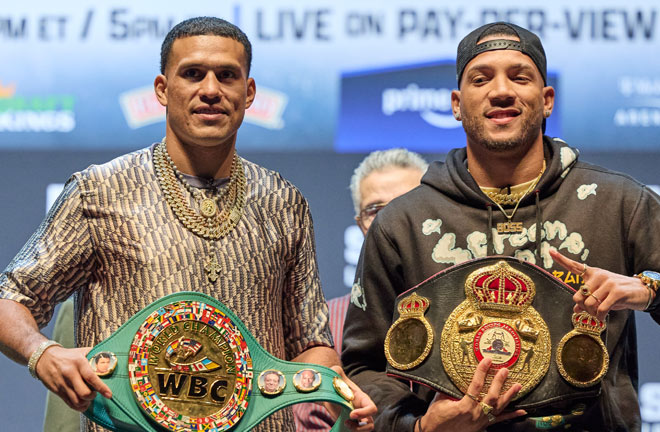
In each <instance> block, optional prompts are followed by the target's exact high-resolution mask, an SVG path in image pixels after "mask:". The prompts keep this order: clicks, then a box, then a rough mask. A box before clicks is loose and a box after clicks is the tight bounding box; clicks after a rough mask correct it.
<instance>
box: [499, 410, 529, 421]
mask: <svg viewBox="0 0 660 432" xmlns="http://www.w3.org/2000/svg"><path fill="white" fill-rule="evenodd" d="M524 415H527V411H525V410H521V409H520V410H515V411H511V412H507V413H503V414H500V415H498V416H497V417H496V420H495V423H499V422H503V421H507V420H511V419H514V418H516V417H520V416H524Z"/></svg>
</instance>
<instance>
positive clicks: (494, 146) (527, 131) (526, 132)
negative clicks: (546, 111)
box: [463, 111, 543, 153]
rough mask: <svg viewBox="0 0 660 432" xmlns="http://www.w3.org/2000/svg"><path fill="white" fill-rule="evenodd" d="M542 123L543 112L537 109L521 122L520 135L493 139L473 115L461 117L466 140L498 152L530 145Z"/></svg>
mask: <svg viewBox="0 0 660 432" xmlns="http://www.w3.org/2000/svg"><path fill="white" fill-rule="evenodd" d="M542 124H543V113H542V112H541V111H538V112H536V113H534V114H533V116H532V117H531V118H530V119H529V121H527V122H524V123H523V124H522V130H521V131H520V135H518V136H516V137H514V138H511V139H503V140H493V139H490V138H489V137H488V136H487V135H486V131H485V127H484V124H483V122H480V121H479V120H477V119H476V118H475V117H474V116H465V117H464V118H463V129H465V134H466V135H467V137H468V141H470V142H473V143H475V144H478V145H480V146H481V147H483V148H485V149H486V150H489V151H492V152H498V153H499V152H507V151H510V150H515V149H520V148H524V147H529V146H531V145H532V143H534V141H535V140H536V138H537V137H538V133H539V130H541V127H542Z"/></svg>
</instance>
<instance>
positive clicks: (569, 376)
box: [557, 312, 610, 387]
mask: <svg viewBox="0 0 660 432" xmlns="http://www.w3.org/2000/svg"><path fill="white" fill-rule="evenodd" d="M572 321H573V327H574V329H573V330H571V331H570V332H568V333H567V334H566V335H564V337H563V338H562V339H561V340H560V341H559V345H558V346H557V367H558V368H559V373H560V374H561V376H562V377H564V379H565V380H566V381H568V382H569V383H571V384H572V385H574V386H576V387H591V386H592V385H594V384H597V383H598V382H600V380H602V379H603V376H605V373H606V372H607V368H608V367H609V364H610V356H609V354H608V353H607V348H606V347H605V344H604V343H603V341H602V339H601V338H600V334H601V333H602V332H603V330H605V323H604V322H603V321H600V320H599V319H597V318H596V317H594V316H593V315H590V314H589V313H587V312H580V313H574V314H573V317H572Z"/></svg>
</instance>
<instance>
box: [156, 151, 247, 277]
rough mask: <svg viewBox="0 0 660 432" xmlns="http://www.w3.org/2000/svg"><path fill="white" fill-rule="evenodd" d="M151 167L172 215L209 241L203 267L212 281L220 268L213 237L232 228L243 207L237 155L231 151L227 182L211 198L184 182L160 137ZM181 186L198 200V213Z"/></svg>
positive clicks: (241, 173)
mask: <svg viewBox="0 0 660 432" xmlns="http://www.w3.org/2000/svg"><path fill="white" fill-rule="evenodd" d="M154 167H155V169H156V177H157V178H158V182H159V184H160V187H161V189H162V191H163V194H164V195H165V200H166V201H167V204H168V205H169V206H170V208H171V209H172V211H173V212H174V214H175V215H176V217H177V218H178V219H179V220H180V221H181V223H182V224H183V225H184V226H185V227H186V228H187V229H188V230H190V231H192V232H193V233H195V234H197V235H199V236H201V237H203V238H205V239H207V240H211V241H212V243H211V251H210V253H209V257H208V258H207V259H206V262H205V264H204V268H205V270H206V273H207V277H208V279H209V281H210V282H215V281H216V280H217V279H218V272H219V271H220V270H221V269H220V265H219V264H218V257H217V255H216V252H215V241H214V240H218V239H219V238H222V237H224V236H226V235H227V234H228V233H229V232H231V231H232V230H233V229H234V228H235V227H236V225H237V224H238V221H239V220H240V219H241V215H242V214H243V209H244V207H245V199H246V188H245V186H246V178H245V172H244V170H243V163H242V161H241V158H240V157H239V156H238V155H237V154H236V153H235V152H234V160H233V162H232V171H231V176H230V179H229V183H228V184H227V186H226V187H225V189H224V190H223V192H222V193H221V194H219V195H218V197H217V198H215V199H214V198H209V197H207V196H206V194H204V193H203V192H201V191H199V190H196V189H195V188H193V187H192V186H191V185H190V184H188V182H187V181H186V180H185V178H184V177H183V174H181V172H180V171H179V170H178V169H177V167H176V165H174V161H172V159H171V158H170V156H169V154H168V153H167V148H166V146H165V140H164V139H163V141H162V142H160V143H159V144H157V145H156V147H155V148H154ZM181 185H183V188H181ZM183 189H186V190H188V192H190V194H191V195H192V196H193V198H197V199H201V203H200V205H199V207H200V211H199V214H198V213H197V212H196V211H195V210H194V209H192V208H191V207H190V206H189V205H188V200H187V199H186V197H185V196H184V193H183ZM218 205H220V206H221V207H222V210H221V211H218Z"/></svg>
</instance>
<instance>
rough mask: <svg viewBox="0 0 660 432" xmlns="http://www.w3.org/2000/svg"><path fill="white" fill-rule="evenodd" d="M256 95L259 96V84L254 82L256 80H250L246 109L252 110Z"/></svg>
mask: <svg viewBox="0 0 660 432" xmlns="http://www.w3.org/2000/svg"><path fill="white" fill-rule="evenodd" d="M256 94H257V84H256V83H255V82H254V78H248V79H247V97H246V98H245V109H248V108H250V106H251V105H252V102H253V101H254V97H255V95H256Z"/></svg>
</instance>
